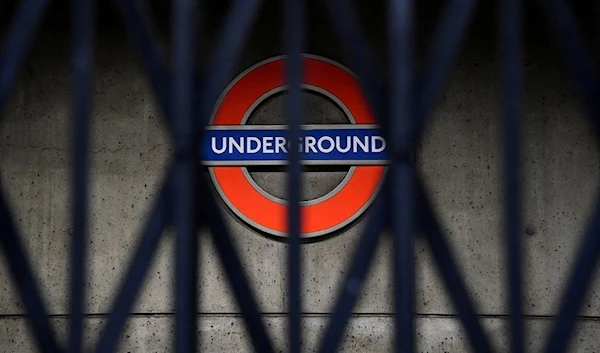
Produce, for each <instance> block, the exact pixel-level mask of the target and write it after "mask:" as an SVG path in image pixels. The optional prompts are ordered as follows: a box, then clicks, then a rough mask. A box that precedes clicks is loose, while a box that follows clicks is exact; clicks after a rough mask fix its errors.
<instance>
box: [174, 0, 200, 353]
mask: <svg viewBox="0 0 600 353" xmlns="http://www.w3.org/2000/svg"><path fill="white" fill-rule="evenodd" d="M195 13H196V1H195V0H176V1H174V2H173V10H172V16H173V17H172V22H171V23H172V26H173V29H172V43H173V44H172V45H173V85H172V86H171V102H172V106H171V109H172V110H171V111H172V113H171V118H172V121H173V132H174V136H175V141H174V143H175V171H174V178H173V191H174V194H173V197H174V200H173V201H174V205H173V211H174V215H173V217H174V221H175V228H176V230H177V237H176V250H175V255H176V256H175V257H176V259H175V269H176V274H175V278H176V280H175V282H176V292H177V293H176V298H175V350H176V352H178V353H188V352H195V351H196V311H197V309H196V292H197V290H196V289H197V267H198V263H197V236H196V229H197V224H196V222H195V217H197V214H196V203H197V202H196V192H195V190H196V183H197V182H198V179H197V177H198V173H197V170H196V165H197V163H198V160H197V159H196V154H197V152H196V150H197V146H196V145H195V142H196V136H197V131H195V124H194V117H193V114H192V98H193V93H194V73H195V71H196V70H195V65H196V63H195V60H194V47H195V35H194V32H195V22H194V21H195V18H196V16H195Z"/></svg>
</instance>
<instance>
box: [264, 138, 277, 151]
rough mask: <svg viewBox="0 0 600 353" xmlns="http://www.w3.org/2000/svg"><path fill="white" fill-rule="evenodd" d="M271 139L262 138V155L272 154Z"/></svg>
mask: <svg viewBox="0 0 600 353" xmlns="http://www.w3.org/2000/svg"><path fill="white" fill-rule="evenodd" d="M273 152H275V151H273V137H271V136H265V137H263V153H273Z"/></svg>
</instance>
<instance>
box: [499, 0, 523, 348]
mask: <svg viewBox="0 0 600 353" xmlns="http://www.w3.org/2000/svg"><path fill="white" fill-rule="evenodd" d="M499 10H500V11H499V18H498V20H499V31H498V34H499V37H500V38H499V41H498V43H499V48H498V49H499V52H500V62H501V65H502V77H503V90H504V93H503V96H504V146H505V158H504V159H505V162H504V173H505V183H506V188H505V190H506V195H505V204H504V209H505V220H504V222H505V231H506V238H507V240H506V266H507V271H508V276H507V277H508V283H507V284H508V286H507V287H508V290H509V295H508V307H509V308H510V351H511V352H514V353H521V352H523V350H524V326H523V299H522V297H523V289H522V281H523V279H522V277H523V276H522V255H521V248H522V244H521V243H522V241H521V234H522V229H521V223H522V222H521V209H522V207H521V185H520V179H521V168H520V154H521V153H520V150H521V135H520V131H521V117H522V108H521V107H522V101H521V100H522V98H521V97H522V95H523V79H522V77H523V75H522V70H521V59H522V54H521V51H522V42H521V36H522V30H521V26H522V16H521V1H520V0H503V1H502V2H501V3H500V9H499Z"/></svg>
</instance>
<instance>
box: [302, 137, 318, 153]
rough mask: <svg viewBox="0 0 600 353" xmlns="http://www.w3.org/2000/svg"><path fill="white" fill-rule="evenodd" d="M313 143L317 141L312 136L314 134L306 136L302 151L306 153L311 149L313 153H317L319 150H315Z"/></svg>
mask: <svg viewBox="0 0 600 353" xmlns="http://www.w3.org/2000/svg"><path fill="white" fill-rule="evenodd" d="M315 143H317V140H316V139H315V138H314V136H306V150H305V151H304V153H308V152H309V151H310V150H311V149H312V150H313V152H314V153H319V151H317V149H316V148H315Z"/></svg>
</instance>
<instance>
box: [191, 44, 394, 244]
mask: <svg viewBox="0 0 600 353" xmlns="http://www.w3.org/2000/svg"><path fill="white" fill-rule="evenodd" d="M284 62H285V58H284V57H275V58H271V59H268V60H265V61H262V62H260V63H258V64H256V65H254V66H253V67H251V68H249V69H248V70H246V71H245V72H243V73H242V74H241V75H239V76H238V77H237V78H236V79H235V80H234V81H233V82H232V83H231V84H230V85H229V86H228V87H227V88H226V89H225V92H223V94H222V95H221V98H220V100H219V102H218V104H217V106H216V108H215V111H214V113H213V117H212V124H211V126H209V127H208V128H207V131H206V133H205V137H204V139H203V141H204V142H203V145H202V146H200V148H201V154H202V158H203V161H202V162H203V164H205V165H208V166H209V172H210V175H211V178H212V181H213V182H214V184H215V187H216V189H217V191H218V193H219V194H220V196H221V197H222V198H223V200H224V201H225V203H226V204H227V206H228V207H229V208H230V209H231V210H232V211H233V212H234V213H235V214H236V215H237V216H238V217H239V218H241V219H242V220H243V221H244V222H246V223H247V224H249V225H250V226H252V227H254V228H256V229H258V230H260V231H263V232H266V233H269V234H272V235H277V236H285V235H286V234H287V210H286V208H287V202H286V201H285V200H283V199H280V198H277V197H274V196H273V195H270V194H268V193H267V192H266V191H265V190H264V189H262V188H261V187H260V186H259V185H258V184H257V183H256V182H255V181H254V180H253V179H252V177H251V175H250V173H249V172H248V170H247V167H248V166H273V165H285V164H287V158H288V156H287V153H288V151H289V149H290V148H298V149H299V151H300V159H301V163H303V164H304V165H311V166H321V165H322V166H331V165H338V166H348V167H349V169H348V173H347V174H346V176H345V178H344V179H343V180H342V181H341V183H340V184H339V185H338V186H337V187H335V188H334V189H333V190H331V191H330V192H328V193H327V194H325V195H323V196H321V197H318V198H316V199H314V200H308V201H303V202H302V203H301V219H302V225H301V231H302V236H303V237H305V238H306V237H315V236H320V235H325V234H328V233H331V232H334V231H336V230H339V229H341V228H342V227H344V226H346V225H348V224H350V223H351V222H352V221H354V220H355V219H356V218H358V217H359V216H360V215H361V214H362V213H363V212H364V211H365V210H366V209H367V208H368V207H369V205H370V204H371V202H372V201H373V199H374V198H375V195H376V194H377V192H378V190H379V186H380V184H381V182H382V180H383V174H384V171H385V168H386V167H385V165H386V164H387V152H386V141H385V140H384V139H383V137H382V136H381V133H380V131H379V129H378V127H377V126H376V125H375V120H374V118H373V116H372V114H371V111H370V110H369V107H368V105H367V102H366V100H365V98H364V96H363V94H362V92H361V89H360V86H359V83H358V82H357V80H356V79H355V77H354V76H353V75H352V74H351V73H350V72H349V71H348V70H347V69H345V68H344V67H342V66H341V65H339V64H337V63H334V62H332V61H331V60H328V59H324V58H321V57H317V56H312V55H305V56H304V57H303V63H304V83H303V89H305V90H309V91H313V92H316V93H318V94H320V95H323V96H325V97H327V98H329V99H330V100H331V101H333V102H335V103H336V104H337V105H338V107H339V108H341V110H342V111H343V112H344V114H345V115H346V118H347V120H348V121H349V122H350V123H349V124H334V125H303V126H302V134H301V138H300V141H297V143H292V142H291V141H288V140H287V130H286V128H287V127H286V126H285V125H248V124H247V122H248V119H249V117H250V115H251V114H252V112H253V111H254V110H255V109H256V108H257V107H258V105H259V104H260V103H262V102H264V101H265V100H266V99H268V98H269V97H271V96H273V95H275V94H277V93H279V92H281V91H283V90H285V88H286V87H285V77H284Z"/></svg>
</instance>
